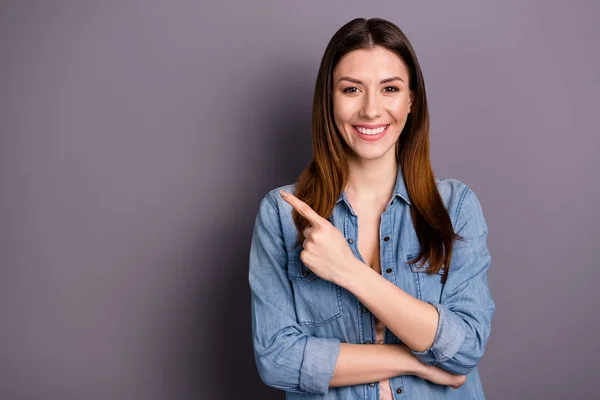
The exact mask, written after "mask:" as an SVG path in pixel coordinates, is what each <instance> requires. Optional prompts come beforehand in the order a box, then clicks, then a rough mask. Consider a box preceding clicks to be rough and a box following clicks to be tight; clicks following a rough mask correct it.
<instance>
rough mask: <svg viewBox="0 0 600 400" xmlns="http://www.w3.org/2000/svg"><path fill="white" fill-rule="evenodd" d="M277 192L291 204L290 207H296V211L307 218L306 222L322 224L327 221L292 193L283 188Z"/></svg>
mask: <svg viewBox="0 0 600 400" xmlns="http://www.w3.org/2000/svg"><path fill="white" fill-rule="evenodd" d="M279 194H281V197H283V199H284V200H285V201H287V202H288V203H290V204H291V205H292V207H294V208H295V209H296V211H298V212H299V213H300V215H302V216H303V217H304V218H306V219H307V220H308V222H310V223H311V225H319V224H322V223H323V222H324V221H327V220H326V219H325V218H323V217H321V216H320V215H319V214H317V212H316V211H315V210H313V209H312V208H310V206H309V205H308V204H306V203H305V202H303V201H302V200H300V199H299V198H297V197H296V196H294V195H293V194H291V193H288V192H286V191H283V190H280V191H279ZM327 222H329V221H327Z"/></svg>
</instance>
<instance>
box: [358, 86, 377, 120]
mask: <svg viewBox="0 0 600 400" xmlns="http://www.w3.org/2000/svg"><path fill="white" fill-rule="evenodd" d="M363 99H364V100H363V105H362V109H361V117H363V118H366V119H376V118H377V117H379V116H380V115H381V105H380V104H379V96H378V95H377V92H376V91H370V92H367V95H366V96H364V97H363Z"/></svg>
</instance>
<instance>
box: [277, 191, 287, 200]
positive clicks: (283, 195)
mask: <svg viewBox="0 0 600 400" xmlns="http://www.w3.org/2000/svg"><path fill="white" fill-rule="evenodd" d="M279 194H280V195H281V197H284V198H285V197H287V193H286V192H284V191H283V190H280V191H279Z"/></svg>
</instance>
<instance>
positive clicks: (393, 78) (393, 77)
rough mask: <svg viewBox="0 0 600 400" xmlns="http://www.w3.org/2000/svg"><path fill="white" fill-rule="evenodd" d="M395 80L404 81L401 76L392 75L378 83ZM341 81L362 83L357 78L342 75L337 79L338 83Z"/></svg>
mask: <svg viewBox="0 0 600 400" xmlns="http://www.w3.org/2000/svg"><path fill="white" fill-rule="evenodd" d="M395 80H400V81H402V83H405V82H404V80H403V79H402V78H400V77H399V76H392V77H391V78H386V79H384V80H382V81H381V82H379V83H380V84H383V83H388V82H392V81H395ZM341 81H348V82H352V83H356V84H358V85H362V81H359V80H358V79H354V78H350V77H349V76H342V77H341V78H340V79H339V80H338V83H339V82H341Z"/></svg>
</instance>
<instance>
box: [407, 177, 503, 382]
mask: <svg viewBox="0 0 600 400" xmlns="http://www.w3.org/2000/svg"><path fill="white" fill-rule="evenodd" d="M456 212H457V215H458V217H457V219H456V221H457V222H456V231H457V233H458V234H459V235H461V236H462V237H463V238H464V239H465V240H464V241H457V242H455V244H454V247H453V251H452V257H451V261H450V270H449V271H448V279H447V281H446V283H445V285H444V288H443V289H442V295H441V301H440V302H439V303H438V302H430V304H432V305H433V306H434V307H435V308H436V309H437V311H438V313H439V322H438V327H437V331H436V334H435V337H434V340H433V344H432V346H431V347H430V348H429V349H427V350H425V351H415V350H411V352H412V354H414V355H415V356H416V357H417V358H418V359H419V360H420V361H421V362H422V363H423V364H427V365H435V366H438V367H440V368H442V369H444V370H446V371H448V372H451V373H454V374H458V375H465V374H468V373H469V372H470V371H471V370H472V369H473V368H475V367H476V366H477V363H478V362H479V360H480V359H481V357H482V356H483V353H484V349H485V346H486V344H487V341H488V339H489V336H490V331H491V320H492V316H493V314H494V311H495V308H496V306H495V303H494V300H493V299H492V295H491V293H490V289H489V287H488V281H487V272H488V270H489V268H490V263H491V256H490V252H489V250H488V248H487V244H486V241H487V233H488V228H487V224H486V221H485V218H484V216H483V210H482V208H481V204H480V202H479V199H478V198H477V196H476V195H475V193H474V192H473V191H472V190H471V189H470V188H469V187H467V186H465V188H464V190H462V191H461V194H460V196H459V202H458V206H457V211H456Z"/></svg>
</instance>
